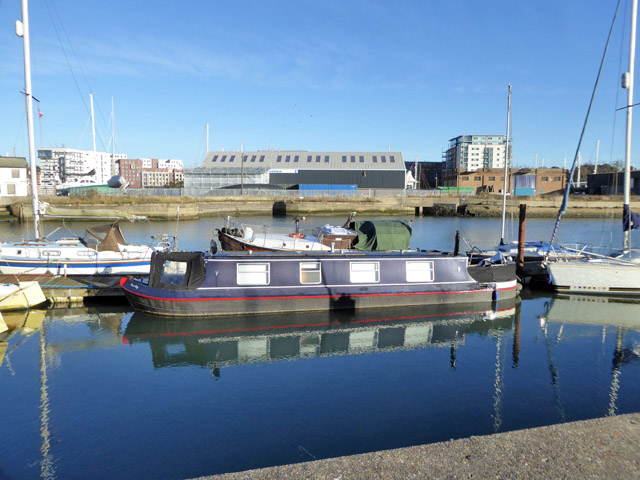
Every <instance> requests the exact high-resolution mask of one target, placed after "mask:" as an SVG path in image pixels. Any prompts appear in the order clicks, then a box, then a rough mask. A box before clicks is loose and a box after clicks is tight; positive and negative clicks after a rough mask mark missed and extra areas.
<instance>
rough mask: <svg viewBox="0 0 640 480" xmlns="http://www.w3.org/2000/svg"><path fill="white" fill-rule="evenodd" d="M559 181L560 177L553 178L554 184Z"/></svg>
mask: <svg viewBox="0 0 640 480" xmlns="http://www.w3.org/2000/svg"><path fill="white" fill-rule="evenodd" d="M560 180H561V177H553V181H554V182H559V181H560Z"/></svg>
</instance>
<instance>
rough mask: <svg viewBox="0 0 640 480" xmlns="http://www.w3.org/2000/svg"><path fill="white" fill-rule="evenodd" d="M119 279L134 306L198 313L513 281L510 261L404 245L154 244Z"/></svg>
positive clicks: (434, 294) (383, 301) (405, 302)
mask: <svg viewBox="0 0 640 480" xmlns="http://www.w3.org/2000/svg"><path fill="white" fill-rule="evenodd" d="M120 285H121V286H122V288H123V289H124V292H125V295H126V296H127V298H128V299H129V301H130V302H131V304H132V305H133V307H134V308H135V309H136V310H140V311H145V312H149V313H154V314H159V315H170V316H202V315H230V314H247V313H277V312H300V311H310V310H344V309H346V310H350V309H359V308H379V307H402V306H412V305H438V304H456V303H476V302H486V301H495V300H498V299H505V298H512V297H515V296H516V294H517V286H518V283H517V278H516V272H515V264H514V263H509V264H484V265H474V266H469V265H468V261H467V257H466V256H462V255H451V254H447V253H442V252H431V251H420V250H411V251H392V252H355V251H334V252H326V253H325V252H317V253H273V252H270V253H266V252H265V253H261V252H251V251H249V252H233V253H232V252H219V253H216V254H209V253H206V254H205V253H203V252H154V254H153V256H152V260H151V271H150V275H149V278H148V279H143V280H140V279H134V278H131V277H127V278H123V279H122V280H121V281H120Z"/></svg>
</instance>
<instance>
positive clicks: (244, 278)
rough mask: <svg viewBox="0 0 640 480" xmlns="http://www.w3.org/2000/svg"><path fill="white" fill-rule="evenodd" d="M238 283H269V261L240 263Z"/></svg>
mask: <svg viewBox="0 0 640 480" xmlns="http://www.w3.org/2000/svg"><path fill="white" fill-rule="evenodd" d="M237 274H238V276H237V278H238V285H269V264H268V263H239V264H238V265H237Z"/></svg>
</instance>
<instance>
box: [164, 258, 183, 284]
mask: <svg viewBox="0 0 640 480" xmlns="http://www.w3.org/2000/svg"><path fill="white" fill-rule="evenodd" d="M187 265H188V262H174V261H172V260H165V261H164V262H163V263H162V275H161V276H160V281H161V282H162V283H169V284H171V285H184V283H185V282H184V280H185V278H184V277H185V275H186V274H187Z"/></svg>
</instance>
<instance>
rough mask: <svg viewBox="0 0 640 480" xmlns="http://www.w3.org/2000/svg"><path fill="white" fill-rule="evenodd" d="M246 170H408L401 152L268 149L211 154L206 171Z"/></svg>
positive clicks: (207, 157)
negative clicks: (252, 168)
mask: <svg viewBox="0 0 640 480" xmlns="http://www.w3.org/2000/svg"><path fill="white" fill-rule="evenodd" d="M242 155H244V159H245V163H244V164H245V167H248V166H251V167H263V168H268V169H283V170H289V169H298V170H319V169H320V170H362V169H366V170H403V171H404V170H405V166H404V161H403V159H402V153H400V152H309V151H305V150H287V151H283V150H278V151H275V150H266V151H261V150H258V151H254V152H244V153H242V152H219V151H216V152H208V153H207V156H206V157H205V160H204V162H203V164H202V166H203V167H205V168H214V169H227V168H229V167H240V166H241V160H240V158H241V156H242Z"/></svg>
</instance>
